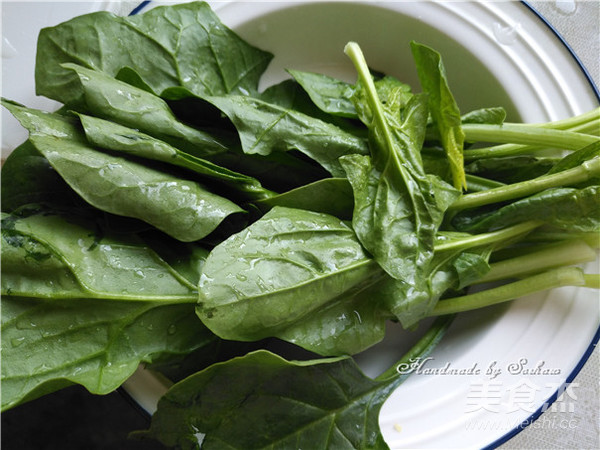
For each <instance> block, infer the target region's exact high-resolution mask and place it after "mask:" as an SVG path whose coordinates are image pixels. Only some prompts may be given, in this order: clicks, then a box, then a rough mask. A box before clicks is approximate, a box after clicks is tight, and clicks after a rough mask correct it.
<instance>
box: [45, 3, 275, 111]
mask: <svg viewBox="0 0 600 450" xmlns="http://www.w3.org/2000/svg"><path fill="white" fill-rule="evenodd" d="M271 58H272V55H271V54H270V53H267V52H264V51H262V50H259V49H257V48H255V47H253V46H251V45H249V44H248V43H247V42H245V41H244V40H243V39H241V38H240V37H239V36H237V35H236V34H235V33H234V32H233V31H231V30H230V29H228V28H227V27H226V26H225V25H223V24H222V23H221V21H220V20H219V18H218V17H217V16H216V15H215V14H214V13H213V12H212V11H211V9H210V7H209V5H208V4H207V3H205V2H191V3H184V4H179V5H169V6H162V7H157V8H153V9H151V10H149V11H148V12H146V13H144V14H137V15H134V16H129V17H119V16H116V15H113V14H111V13H107V12H96V13H92V14H87V15H83V16H80V17H76V18H74V19H72V20H69V21H67V22H64V23H62V24H60V25H57V26H55V27H49V28H45V29H43V30H42V31H41V32H40V36H39V39H38V45H37V57H36V68H35V70H36V90H37V93H38V94H40V95H44V96H46V97H50V98H53V99H55V100H58V101H60V102H62V103H65V104H69V103H73V102H76V101H78V99H79V97H80V95H81V91H80V90H79V89H78V82H77V80H76V76H75V74H74V73H72V72H70V71H68V70H66V69H65V68H64V67H62V66H61V64H63V63H76V64H79V65H82V66H85V67H87V68H89V69H95V70H99V71H102V72H104V73H106V74H107V75H108V76H111V77H112V76H115V75H116V74H117V73H118V72H119V71H120V70H121V69H122V68H124V67H128V68H131V69H132V70H134V71H136V72H137V73H138V74H143V77H144V82H145V83H146V84H147V85H148V86H150V87H151V89H152V90H153V91H154V92H156V93H161V92H162V91H163V90H165V89H167V88H169V87H173V86H183V87H185V88H187V89H189V90H190V91H192V92H194V93H195V94H197V95H201V96H202V95H223V94H228V93H247V92H255V91H256V90H257V86H258V80H259V79H260V76H261V75H262V73H263V71H264V70H265V68H266V67H267V65H268V64H269V62H270V60H271Z"/></svg>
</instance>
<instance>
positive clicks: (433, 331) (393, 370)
mask: <svg viewBox="0 0 600 450" xmlns="http://www.w3.org/2000/svg"><path fill="white" fill-rule="evenodd" d="M453 319H454V316H443V317H438V318H437V319H436V320H435V321H434V322H433V323H432V324H431V326H430V327H429V329H428V330H427V332H426V333H425V334H424V335H423V337H421V338H420V339H419V340H418V341H417V343H416V344H415V345H413V346H412V347H411V348H410V350H409V351H408V352H406V354H405V355H404V356H403V357H402V358H401V359H400V360H399V361H398V362H397V363H396V364H394V365H393V366H392V367H390V368H389V369H387V370H386V371H385V372H383V373H382V374H381V375H379V376H378V377H377V378H375V380H377V381H384V380H388V379H391V378H395V377H397V376H398V374H399V373H400V371H399V369H400V368H403V367H406V368H408V367H410V364H411V362H414V361H415V360H417V359H419V358H423V357H424V356H426V355H427V354H429V353H430V352H431V350H433V348H434V347H435V346H436V345H437V343H438V342H439V341H440V340H441V339H442V336H443V335H444V333H445V332H446V330H447V329H448V327H449V326H450V324H451V323H452V320H453ZM405 373H407V374H408V373H409V371H406V372H405Z"/></svg>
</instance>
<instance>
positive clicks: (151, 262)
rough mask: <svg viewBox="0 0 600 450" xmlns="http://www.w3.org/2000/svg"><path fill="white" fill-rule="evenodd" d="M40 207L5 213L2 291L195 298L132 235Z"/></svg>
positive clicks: (187, 285)
mask: <svg viewBox="0 0 600 450" xmlns="http://www.w3.org/2000/svg"><path fill="white" fill-rule="evenodd" d="M76 220H77V218H76V217H74V216H73V217H68V218H67V217H63V216H61V215H55V214H51V213H50V212H47V211H46V212H43V213H38V214H34V215H31V216H29V217H18V216H14V215H3V218H2V247H3V248H2V293H4V294H10V295H20V296H28V297H46V298H79V297H86V298H110V299H116V300H121V299H126V300H127V299H128V300H161V301H184V302H195V300H196V293H195V285H193V284H191V283H190V282H189V281H187V280H186V279H184V278H183V277H182V276H181V275H179V274H178V273H177V272H175V271H174V270H173V269H172V268H171V267H170V266H169V265H167V264H166V263H165V262H164V260H162V259H161V258H160V257H159V256H158V255H157V254H156V253H155V252H154V251H153V250H152V249H150V248H149V247H148V246H147V245H146V244H145V243H144V242H142V241H141V240H140V239H137V238H136V237H135V236H133V235H126V236H125V237H124V236H119V235H115V234H112V235H111V234H108V233H107V232H106V231H105V230H103V229H101V228H99V225H98V224H97V223H90V222H87V221H81V220H77V222H79V223H77V222H76Z"/></svg>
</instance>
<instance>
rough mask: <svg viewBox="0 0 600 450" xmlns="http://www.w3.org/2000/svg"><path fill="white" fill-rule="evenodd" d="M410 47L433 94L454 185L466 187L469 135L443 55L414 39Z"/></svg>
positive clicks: (434, 115) (425, 86) (431, 110)
mask: <svg viewBox="0 0 600 450" xmlns="http://www.w3.org/2000/svg"><path fill="white" fill-rule="evenodd" d="M410 47H411V50H412V54H413V58H414V60H415V64H416V67H417V73H418V75H419V81H420V82H421V87H422V88H423V91H424V92H425V93H427V95H428V97H429V113H430V114H431V117H432V119H433V123H434V124H435V125H436V126H437V129H438V132H439V134H440V138H441V142H442V146H443V147H444V149H445V150H446V154H447V157H448V162H449V163H450V167H451V170H452V175H453V179H454V187H455V188H456V189H461V188H466V185H467V182H466V179H465V172H464V168H463V144H464V139H465V135H464V133H463V131H462V129H461V117H460V111H459V109H458V105H457V104H456V101H455V100H454V97H453V95H452V92H451V91H450V87H449V85H448V80H447V77H446V70H445V68H444V64H443V62H442V58H441V56H440V54H439V53H438V52H436V51H435V50H433V49H431V48H429V47H427V46H425V45H422V44H418V43H416V42H414V41H413V42H411V43H410Z"/></svg>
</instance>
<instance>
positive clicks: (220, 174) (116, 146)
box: [79, 114, 274, 200]
mask: <svg viewBox="0 0 600 450" xmlns="http://www.w3.org/2000/svg"><path fill="white" fill-rule="evenodd" d="M79 118H80V120H81V124H82V126H83V129H84V131H85V135H86V138H87V139H88V141H89V142H90V143H91V144H93V145H94V146H97V147H100V148H103V149H107V150H113V151H117V152H123V153H125V154H128V155H132V156H137V157H141V158H147V159H151V160H156V161H162V162H165V163H168V164H173V165H175V166H179V167H183V168H185V169H189V170H191V171H193V172H194V173H197V174H199V175H202V176H204V177H206V178H208V179H209V180H211V181H213V182H217V183H220V184H223V185H224V186H225V187H226V188H228V189H229V190H232V191H234V192H235V193H237V194H238V196H239V195H241V196H242V197H243V198H245V199H246V200H255V199H261V198H265V197H267V198H268V197H270V196H272V195H274V193H273V192H270V191H268V190H267V189H265V188H263V187H262V186H261V184H260V181H258V180H257V179H255V178H252V177H249V176H246V175H243V174H241V173H237V172H234V171H232V170H229V169H226V168H224V167H220V166H218V165H216V164H214V163H212V162H210V161H208V160H206V159H202V158H198V157H196V156H193V155H190V154H188V153H185V152H182V151H180V150H178V149H177V148H175V147H173V146H171V145H169V144H167V143H166V142H163V141H161V140H159V139H156V138H153V137H152V136H149V135H147V134H145V133H142V132H140V131H138V130H136V129H133V128H128V127H124V126H122V125H119V124H116V123H114V122H110V121H107V120H104V119H99V118H97V117H92V116H88V115H85V114H79Z"/></svg>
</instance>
